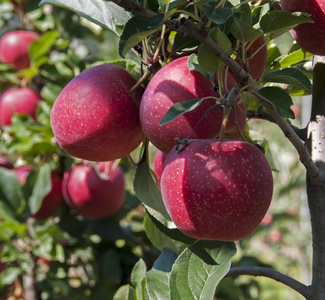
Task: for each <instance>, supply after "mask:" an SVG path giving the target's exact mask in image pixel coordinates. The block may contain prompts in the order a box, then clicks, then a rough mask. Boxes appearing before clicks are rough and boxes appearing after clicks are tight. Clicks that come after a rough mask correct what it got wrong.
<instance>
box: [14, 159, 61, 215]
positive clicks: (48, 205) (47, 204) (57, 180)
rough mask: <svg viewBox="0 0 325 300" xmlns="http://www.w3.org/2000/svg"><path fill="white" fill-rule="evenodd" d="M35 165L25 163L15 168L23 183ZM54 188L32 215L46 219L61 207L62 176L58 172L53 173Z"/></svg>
mask: <svg viewBox="0 0 325 300" xmlns="http://www.w3.org/2000/svg"><path fill="white" fill-rule="evenodd" d="M33 168H34V167H33V166H31V165H24V166H21V167H18V168H16V169H15V170H14V172H15V175H16V177H17V179H18V181H19V183H20V184H21V185H24V184H25V182H26V179H27V176H28V175H29V173H30V172H31V171H32V170H33ZM51 182H52V188H51V190H50V192H49V193H48V194H47V195H46V196H45V197H44V199H43V200H42V204H41V206H40V208H39V209H38V211H37V212H35V213H34V214H31V215H30V217H32V218H35V219H37V220H45V219H47V218H49V217H51V216H53V215H54V213H55V212H56V211H57V210H58V209H59V207H60V206H61V203H62V201H63V193H62V178H61V176H59V175H58V174H57V173H55V172H52V173H51Z"/></svg>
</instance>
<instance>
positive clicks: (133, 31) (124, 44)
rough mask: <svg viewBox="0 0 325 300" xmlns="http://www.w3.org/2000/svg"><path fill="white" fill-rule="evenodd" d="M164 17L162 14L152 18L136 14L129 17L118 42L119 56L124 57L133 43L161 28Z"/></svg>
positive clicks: (135, 43)
mask: <svg viewBox="0 0 325 300" xmlns="http://www.w3.org/2000/svg"><path fill="white" fill-rule="evenodd" d="M164 17H165V16H164V15H163V14H158V15H156V16H154V17H152V18H146V17H144V16H141V15H136V16H134V17H133V18H132V19H130V20H129V21H128V22H127V23H126V24H125V27H124V29H123V32H122V35H121V39H120V42H119V54H120V56H121V57H123V58H124V57H125V54H126V53H127V52H128V51H129V50H131V49H132V48H133V47H134V46H135V45H137V44H138V43H139V42H141V41H142V40H143V39H144V38H145V37H147V36H149V35H150V34H152V33H154V32H155V31H157V30H158V29H159V28H161V27H162V26H163V24H164Z"/></svg>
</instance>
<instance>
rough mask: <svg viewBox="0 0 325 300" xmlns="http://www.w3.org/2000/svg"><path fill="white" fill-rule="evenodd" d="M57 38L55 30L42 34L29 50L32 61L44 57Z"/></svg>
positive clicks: (57, 33) (57, 34)
mask: <svg viewBox="0 0 325 300" xmlns="http://www.w3.org/2000/svg"><path fill="white" fill-rule="evenodd" d="M58 37H59V32H58V31H56V30H53V31H48V32H46V33H44V34H43V35H42V36H40V38H39V39H38V40H36V41H34V42H33V43H32V44H31V45H30V48H29V55H30V58H31V60H32V61H36V60H37V59H38V58H41V57H42V56H44V55H46V54H47V53H48V52H49V50H50V49H51V47H52V46H53V45H54V44H55V42H56V40H57V39H58Z"/></svg>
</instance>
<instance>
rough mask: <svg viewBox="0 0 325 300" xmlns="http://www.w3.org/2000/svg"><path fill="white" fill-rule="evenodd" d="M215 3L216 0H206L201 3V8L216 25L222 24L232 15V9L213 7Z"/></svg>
mask: <svg viewBox="0 0 325 300" xmlns="http://www.w3.org/2000/svg"><path fill="white" fill-rule="evenodd" d="M216 5H217V4H216V1H214V0H213V1H208V2H206V3H205V4H204V5H203V7H202V10H203V12H204V13H205V14H206V15H207V16H208V18H209V19H210V20H211V21H213V22H214V23H215V24H217V25H222V24H224V23H226V22H227V21H228V19H229V18H230V17H231V16H233V14H234V11H233V10H232V9H231V8H229V7H223V8H218V9H215V7H216Z"/></svg>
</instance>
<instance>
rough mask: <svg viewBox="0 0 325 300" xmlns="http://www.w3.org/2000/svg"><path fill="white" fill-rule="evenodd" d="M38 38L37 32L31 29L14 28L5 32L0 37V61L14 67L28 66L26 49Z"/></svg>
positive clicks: (28, 60)
mask: <svg viewBox="0 0 325 300" xmlns="http://www.w3.org/2000/svg"><path fill="white" fill-rule="evenodd" d="M38 38H39V34H38V33H36V32H33V31H25V30H15V31H10V32H7V33H5V34H4V35H3V36H2V37H1V38H0V61H2V62H3V63H6V64H9V65H11V66H12V67H14V68H16V69H26V68H29V66H30V58H29V53H28V49H29V46H30V44H31V43H32V42H33V41H35V40H37V39H38Z"/></svg>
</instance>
